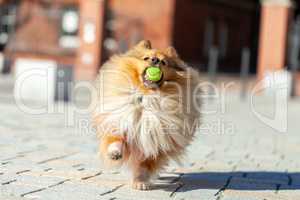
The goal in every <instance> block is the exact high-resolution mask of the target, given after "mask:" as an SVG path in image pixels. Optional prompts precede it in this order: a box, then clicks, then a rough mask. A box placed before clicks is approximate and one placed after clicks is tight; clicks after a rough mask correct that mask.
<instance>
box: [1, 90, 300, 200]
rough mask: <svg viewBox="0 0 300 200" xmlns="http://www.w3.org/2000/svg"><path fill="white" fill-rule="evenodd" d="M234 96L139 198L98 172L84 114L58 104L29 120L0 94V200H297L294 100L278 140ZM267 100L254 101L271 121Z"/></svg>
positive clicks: (108, 173) (122, 178) (121, 178)
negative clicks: (184, 155) (285, 128)
mask: <svg viewBox="0 0 300 200" xmlns="http://www.w3.org/2000/svg"><path fill="white" fill-rule="evenodd" d="M4 96H5V97H6V98H3V97H4ZM233 96H234V95H229V97H228V98H227V100H226V104H224V105H223V106H222V105H220V104H218V102H215V101H209V102H210V103H207V104H206V105H205V109H206V111H217V112H216V113H211V114H206V115H204V116H203V126H201V128H200V130H199V133H198V137H197V139H196V141H195V142H194V143H193V145H192V146H191V147H190V148H189V151H188V154H187V159H186V162H185V163H183V165H182V166H178V165H176V164H174V163H172V164H171V165H170V166H169V167H168V168H167V169H166V170H165V171H164V172H162V173H161V174H160V176H159V179H158V180H156V181H155V186H154V188H153V190H152V191H145V192H143V191H134V190H131V189H130V187H129V186H128V185H127V182H126V171H125V172H123V171H118V170H107V169H106V170H105V169H103V167H102V166H101V163H100V162H99V160H98V158H97V141H96V137H95V134H94V133H93V131H92V130H91V129H89V128H88V127H87V123H88V116H87V115H80V114H76V115H74V116H73V117H72V115H69V116H68V115H66V111H67V110H69V112H71V111H72V106H71V105H68V106H67V107H62V106H63V104H57V105H56V106H61V107H60V109H61V111H57V110H56V109H57V108H58V107H55V110H56V111H53V112H52V111H49V112H50V113H49V114H40V115H29V114H26V113H24V112H22V111H20V109H19V108H18V107H17V106H16V105H15V104H14V102H13V99H12V96H9V95H5V94H2V98H1V99H0V113H1V119H0V152H1V154H0V199H5V200H6V199H7V200H19V199H28V198H29V199H43V200H44V199H45V200H47V199H51V200H61V199H80V200H94V199H101V200H102V199H103V200H106V199H107V200H118V199H120V200H132V199H145V200H150V199H151V200H155V199H157V200H161V199H163V200H165V199H178V200H189V199H195V200H279V199H284V200H298V199H300V156H299V155H300V132H299V129H300V125H299V123H300V122H299V117H300V115H299V113H300V102H299V100H292V101H290V102H289V107H288V117H287V119H288V122H289V123H288V131H287V133H278V132H277V131H275V130H273V129H272V128H270V127H268V126H267V125H265V124H264V123H262V121H261V120H259V119H258V117H256V116H255V114H254V112H253V110H251V109H250V104H249V102H240V101H239V100H237V99H235V98H234V97H233ZM271 100H272V99H271V98H270V99H268V98H262V97H259V98H257V101H256V102H255V110H256V111H258V112H260V113H264V114H266V115H272V113H273V112H274V111H272V110H273V109H272V108H273V107H274V102H272V101H271ZM70 110H71V111H70ZM67 116H68V117H67Z"/></svg>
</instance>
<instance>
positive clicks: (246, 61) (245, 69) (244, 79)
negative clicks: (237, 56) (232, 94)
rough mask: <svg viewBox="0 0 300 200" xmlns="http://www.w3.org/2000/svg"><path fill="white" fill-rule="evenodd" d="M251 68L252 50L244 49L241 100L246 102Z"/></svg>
mask: <svg viewBox="0 0 300 200" xmlns="http://www.w3.org/2000/svg"><path fill="white" fill-rule="evenodd" d="M249 67H250V49H249V48H248V47H245V48H243V50H242V62H241V72H240V78H241V93H240V94H241V99H242V100H245V99H246V97H247V90H248V76H249Z"/></svg>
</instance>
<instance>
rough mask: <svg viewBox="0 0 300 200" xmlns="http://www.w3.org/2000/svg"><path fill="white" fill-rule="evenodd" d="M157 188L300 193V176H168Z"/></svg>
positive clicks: (248, 173) (240, 173)
mask: <svg viewBox="0 0 300 200" xmlns="http://www.w3.org/2000/svg"><path fill="white" fill-rule="evenodd" d="M153 189H154V190H155V189H163V190H166V191H173V192H174V191H176V192H187V191H192V190H200V189H216V190H219V191H222V190H225V189H230V190H248V191H255V190H256V191H259V190H260V191H262V190H274V191H278V190H300V173H298V172H295V173H285V172H265V171H257V172H246V171H245V172H242V171H241V172H199V173H185V174H176V173H175V174H166V175H164V176H161V177H159V178H158V181H157V182H156V183H155V184H154V185H153Z"/></svg>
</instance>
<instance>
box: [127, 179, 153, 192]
mask: <svg viewBox="0 0 300 200" xmlns="http://www.w3.org/2000/svg"><path fill="white" fill-rule="evenodd" d="M150 186H151V185H150V183H149V182H141V181H134V182H133V183H132V185H131V187H132V188H133V189H135V190H150Z"/></svg>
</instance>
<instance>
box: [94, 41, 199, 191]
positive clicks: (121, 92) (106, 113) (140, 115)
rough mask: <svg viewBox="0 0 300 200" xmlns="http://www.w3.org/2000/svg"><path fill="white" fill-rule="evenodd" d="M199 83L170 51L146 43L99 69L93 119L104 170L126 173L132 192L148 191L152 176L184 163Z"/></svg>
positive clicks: (196, 113) (193, 72)
mask: <svg viewBox="0 0 300 200" xmlns="http://www.w3.org/2000/svg"><path fill="white" fill-rule="evenodd" d="M198 80H199V73H198V72H197V71H196V70H194V69H192V68H191V67H189V66H187V64H185V63H184V62H183V61H182V60H181V59H180V58H179V56H178V54H177V52H176V50H175V49H174V48H173V47H168V48H166V49H164V50H158V49H154V48H152V47H151V43H150V42H149V41H146V40H144V41H141V42H139V43H138V44H137V45H136V46H134V47H133V48H132V49H130V50H129V51H128V52H126V53H124V54H121V55H115V56H113V57H111V58H110V59H109V60H108V61H107V62H106V63H104V64H103V66H102V67H101V69H100V72H99V75H98V77H97V79H96V88H97V95H96V98H95V102H96V105H97V107H96V109H95V112H94V114H93V121H94V123H95V125H96V130H97V135H98V136H99V141H100V148H99V149H100V155H101V158H102V160H103V162H104V164H105V165H106V166H108V167H110V168H111V167H121V166H126V167H127V168H128V169H129V170H130V172H131V176H132V178H131V185H132V188H133V189H137V190H149V189H151V184H150V179H151V178H152V177H153V176H154V175H155V174H157V173H158V172H159V171H160V170H162V169H163V168H164V167H166V166H167V164H168V162H169V161H170V160H174V161H177V162H180V161H181V160H182V158H183V157H184V154H185V152H186V147H187V146H188V145H189V144H190V143H191V142H192V141H193V139H194V136H195V129H196V127H195V122H197V120H198V119H199V117H200V114H199V113H200V112H199V109H198V108H196V105H195V103H193V101H194V98H193V91H194V90H195V89H196V87H197V84H198Z"/></svg>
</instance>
